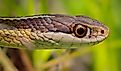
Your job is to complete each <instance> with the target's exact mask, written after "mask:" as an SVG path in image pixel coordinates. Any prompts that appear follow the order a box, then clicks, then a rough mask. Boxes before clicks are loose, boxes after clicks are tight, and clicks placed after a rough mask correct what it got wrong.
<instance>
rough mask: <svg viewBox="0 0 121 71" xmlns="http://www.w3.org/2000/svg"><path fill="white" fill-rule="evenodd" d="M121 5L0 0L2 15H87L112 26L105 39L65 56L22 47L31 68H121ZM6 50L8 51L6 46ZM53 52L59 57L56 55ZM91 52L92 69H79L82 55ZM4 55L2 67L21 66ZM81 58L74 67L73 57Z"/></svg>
mask: <svg viewBox="0 0 121 71" xmlns="http://www.w3.org/2000/svg"><path fill="white" fill-rule="evenodd" d="M120 7H121V0H0V16H27V15H35V14H45V13H56V14H67V15H86V16H90V17H92V18H95V19H97V20H100V21H101V22H103V23H104V24H106V25H107V26H108V27H109V28H110V35H109V37H108V38H107V39H106V40H105V41H103V42H101V43H100V44H98V45H95V46H92V47H87V48H83V49H79V50H78V51H76V52H74V53H71V54H66V55H64V54H63V55H62V53H63V51H64V50H62V49H61V50H34V51H27V50H22V52H23V54H24V55H25V54H26V57H27V58H28V60H29V63H30V64H31V65H28V66H30V68H29V71H121V8H120ZM2 51H3V53H5V54H6V52H5V49H2V50H1V52H2ZM52 54H54V55H55V56H54V57H52ZM87 54H88V55H90V56H91V57H89V58H86V59H89V60H88V61H90V60H91V61H90V62H91V63H90V62H88V61H87V65H89V66H87V68H88V70H85V69H87V68H85V69H77V68H76V69H75V67H78V66H79V67H80V68H81V67H82V66H81V65H79V64H78V63H79V62H80V61H82V63H83V60H82V58H83V57H84V56H87ZM2 56H4V54H2V53H0V58H1V59H0V66H2V67H0V68H1V69H0V70H6V71H7V70H9V71H14V70H15V69H17V68H16V67H15V66H14V65H13V67H11V65H12V62H10V61H9V57H8V56H7V55H5V58H6V57H7V58H8V59H7V60H8V61H7V60H6V59H3V60H2V58H4V57H2ZM79 57H81V59H80V60H79V61H78V62H77V63H76V62H75V64H76V66H73V65H75V64H73V63H72V60H74V59H75V58H77V59H79ZM86 59H84V60H86ZM7 62H10V63H9V64H11V65H8V64H7ZM25 63H26V61H25ZM29 63H28V64H29ZM60 63H61V64H60ZM69 63H70V64H69ZM5 64H6V65H7V66H6V65H5ZM26 64H27V63H26ZM58 64H59V65H58ZM51 65H52V66H51ZM69 65H71V66H69ZM43 66H44V67H43ZM59 66H61V67H59ZM31 67H32V68H31ZM54 67H57V68H56V69H58V67H59V70H56V69H54ZM69 67H71V68H69ZM2 68H3V69H2ZM18 70H19V69H18ZM19 71H21V70H19Z"/></svg>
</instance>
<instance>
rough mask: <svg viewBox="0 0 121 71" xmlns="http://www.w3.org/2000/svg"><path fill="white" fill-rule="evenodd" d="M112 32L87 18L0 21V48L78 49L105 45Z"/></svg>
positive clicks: (58, 16) (46, 16) (37, 17)
mask: <svg viewBox="0 0 121 71" xmlns="http://www.w3.org/2000/svg"><path fill="white" fill-rule="evenodd" d="M108 34H109V29H108V27H106V26H105V25H103V24H102V23H101V22H99V21H97V20H95V19H92V18H89V17H86V16H67V15H61V14H43V15H34V16H26V17H1V18H0V46H1V47H10V48H26V47H27V48H35V49H46V48H48V49H55V48H58V49H60V48H78V47H82V46H83V45H94V44H97V43H99V42H101V41H103V40H104V39H105V38H106V37H107V36H108Z"/></svg>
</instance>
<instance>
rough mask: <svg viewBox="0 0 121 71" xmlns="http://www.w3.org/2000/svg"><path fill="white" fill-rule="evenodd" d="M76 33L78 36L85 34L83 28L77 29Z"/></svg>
mask: <svg viewBox="0 0 121 71" xmlns="http://www.w3.org/2000/svg"><path fill="white" fill-rule="evenodd" d="M77 33H78V34H79V35H82V34H83V33H85V29H83V28H78V29H77Z"/></svg>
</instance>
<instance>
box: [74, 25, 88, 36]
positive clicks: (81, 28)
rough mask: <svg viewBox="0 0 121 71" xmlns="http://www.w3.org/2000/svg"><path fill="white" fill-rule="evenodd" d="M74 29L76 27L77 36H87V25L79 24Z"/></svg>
mask: <svg viewBox="0 0 121 71" xmlns="http://www.w3.org/2000/svg"><path fill="white" fill-rule="evenodd" d="M73 29H74V34H75V36H77V37H79V38H82V37H84V36H86V34H87V27H86V26H84V25H80V24H77V25H75V26H74V28H73Z"/></svg>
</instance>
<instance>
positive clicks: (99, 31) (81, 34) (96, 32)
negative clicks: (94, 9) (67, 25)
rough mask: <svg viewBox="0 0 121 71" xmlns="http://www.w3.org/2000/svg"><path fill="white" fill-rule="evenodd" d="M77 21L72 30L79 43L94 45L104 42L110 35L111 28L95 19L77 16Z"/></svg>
mask: <svg viewBox="0 0 121 71" xmlns="http://www.w3.org/2000/svg"><path fill="white" fill-rule="evenodd" d="M75 20H76V21H75V22H74V24H72V29H71V30H72V32H73V33H74V36H75V37H77V39H78V40H79V41H78V42H81V43H85V44H90V43H91V44H93V45H94V44H96V43H99V42H101V41H103V40H104V39H106V38H107V37H108V35H109V28H108V27H107V26H105V25H104V24H102V23H101V22H99V21H97V20H95V19H92V18H89V17H86V16H76V17H75ZM77 39H75V40H77Z"/></svg>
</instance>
